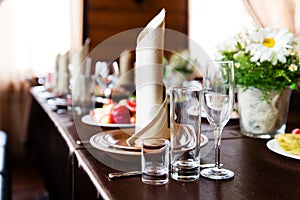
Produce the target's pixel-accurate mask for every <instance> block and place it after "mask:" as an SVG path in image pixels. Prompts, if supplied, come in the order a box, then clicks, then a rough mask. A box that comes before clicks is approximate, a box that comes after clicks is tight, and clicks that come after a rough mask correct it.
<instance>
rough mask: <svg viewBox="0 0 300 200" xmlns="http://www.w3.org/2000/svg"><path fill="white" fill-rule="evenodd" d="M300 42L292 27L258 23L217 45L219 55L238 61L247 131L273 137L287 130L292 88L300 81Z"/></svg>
mask: <svg viewBox="0 0 300 200" xmlns="http://www.w3.org/2000/svg"><path fill="white" fill-rule="evenodd" d="M299 44H300V40H299V38H295V37H294V35H293V33H291V32H289V31H288V30H276V29H271V28H269V27H266V28H263V27H260V26H254V27H252V28H249V29H246V30H245V31H244V32H242V33H239V34H237V35H236V36H234V37H233V38H230V39H228V40H227V41H225V42H224V43H223V44H221V45H220V46H218V47H217V51H218V53H217V58H218V59H221V60H232V61H234V66H235V82H236V85H237V88H238V110H239V114H240V124H241V131H242V133H244V134H245V135H248V136H253V137H259V138H270V137H272V136H273V135H274V134H276V133H279V132H284V131H285V122H286V118H287V112H288V107H289V98H290V89H295V88H297V87H299V86H298V83H299V81H300V69H299V67H300V58H299V49H300V48H299V46H300V45H299Z"/></svg>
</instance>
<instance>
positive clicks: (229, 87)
mask: <svg viewBox="0 0 300 200" xmlns="http://www.w3.org/2000/svg"><path fill="white" fill-rule="evenodd" d="M203 90H204V95H203V100H204V103H203V108H204V111H205V114H206V117H207V120H208V122H209V124H210V126H211V127H212V129H213V133H214V139H215V167H213V168H206V169H203V170H202V171H201V175H202V176H204V177H206V178H210V179H216V180H220V179H229V178H232V177H233V176H234V172H232V171H230V170H228V169H223V168H222V167H221V163H220V144H221V135H222V130H223V128H224V126H225V125H226V124H227V122H228V121H229V119H230V115H231V112H232V108H233V103H234V69H233V62H231V61H215V62H213V63H210V65H209V67H207V69H206V71H205V73H204V77H203Z"/></svg>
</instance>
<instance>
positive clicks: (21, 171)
mask: <svg viewBox="0 0 300 200" xmlns="http://www.w3.org/2000/svg"><path fill="white" fill-rule="evenodd" d="M11 192H12V200H48V193H47V191H46V190H45V187H44V181H43V177H42V175H41V173H40V171H39V170H38V168H37V166H35V164H33V163H26V162H20V161H19V162H18V163H12V164H11Z"/></svg>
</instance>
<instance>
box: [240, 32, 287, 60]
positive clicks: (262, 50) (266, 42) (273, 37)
mask: <svg viewBox="0 0 300 200" xmlns="http://www.w3.org/2000/svg"><path fill="white" fill-rule="evenodd" d="M249 36H250V39H251V41H252V42H251V44H249V45H248V46H247V47H246V50H247V51H250V54H251V56H252V57H251V61H252V62H257V61H258V60H259V61H260V62H263V61H269V62H271V63H272V64H273V65H276V64H277V62H278V61H280V62H282V63H286V56H288V55H289V49H290V48H292V46H291V45H290V44H291V42H292V39H293V34H292V33H289V32H288V30H280V31H276V30H272V29H270V28H260V29H258V30H257V31H255V32H253V33H251V34H250V35H249Z"/></svg>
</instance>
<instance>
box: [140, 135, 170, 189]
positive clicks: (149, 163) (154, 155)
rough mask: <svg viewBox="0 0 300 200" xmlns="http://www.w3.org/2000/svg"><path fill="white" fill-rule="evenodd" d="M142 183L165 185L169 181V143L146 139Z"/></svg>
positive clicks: (163, 140)
mask: <svg viewBox="0 0 300 200" xmlns="http://www.w3.org/2000/svg"><path fill="white" fill-rule="evenodd" d="M141 159H142V182H143V183H146V184H150V185H163V184H166V183H168V181H169V141H168V140H166V139H155V138H153V139H151V138H150V139H145V140H143V143H142V157H141Z"/></svg>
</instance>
